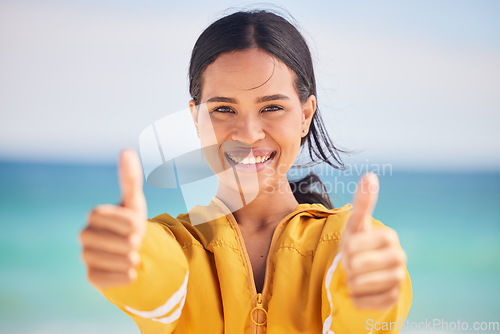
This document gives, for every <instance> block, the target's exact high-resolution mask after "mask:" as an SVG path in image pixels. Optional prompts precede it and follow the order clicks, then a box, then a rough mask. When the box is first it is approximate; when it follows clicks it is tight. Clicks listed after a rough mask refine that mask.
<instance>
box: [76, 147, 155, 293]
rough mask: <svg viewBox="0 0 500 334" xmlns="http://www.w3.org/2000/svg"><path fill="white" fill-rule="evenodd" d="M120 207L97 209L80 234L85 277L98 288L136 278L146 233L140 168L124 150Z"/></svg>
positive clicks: (136, 157) (135, 155)
mask: <svg viewBox="0 0 500 334" xmlns="http://www.w3.org/2000/svg"><path fill="white" fill-rule="evenodd" d="M118 175H119V182H120V188H121V192H122V201H121V205H111V204H105V205H99V206H97V207H95V208H94V209H93V210H92V211H91V212H90V214H89V216H88V224H87V226H86V227H85V228H84V229H83V230H82V231H81V233H80V242H81V244H82V258H83V262H84V263H85V265H86V267H87V277H88V279H89V281H90V283H92V284H93V285H94V286H96V287H98V288H110V287H115V286H119V285H124V284H127V283H130V282H132V281H134V280H135V278H136V277H137V271H136V267H137V265H138V264H139V263H140V257H139V252H138V251H139V247H140V246H141V243H142V239H143V237H144V234H145V230H146V221H147V206H146V200H145V197H144V193H143V190H142V180H143V176H142V167H141V163H140V161H139V157H138V156H137V154H136V153H135V152H134V151H132V150H124V151H123V152H122V153H121V155H120V161H119V166H118Z"/></svg>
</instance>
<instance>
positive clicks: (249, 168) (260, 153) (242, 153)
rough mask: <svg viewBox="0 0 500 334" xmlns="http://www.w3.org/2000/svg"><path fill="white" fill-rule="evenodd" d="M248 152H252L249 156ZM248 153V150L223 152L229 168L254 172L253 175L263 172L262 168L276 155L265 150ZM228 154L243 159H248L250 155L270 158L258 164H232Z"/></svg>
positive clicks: (274, 152)
mask: <svg viewBox="0 0 500 334" xmlns="http://www.w3.org/2000/svg"><path fill="white" fill-rule="evenodd" d="M250 152H252V153H253V154H249V153H250ZM250 152H249V151H248V150H231V151H226V152H224V157H225V159H226V160H227V162H228V163H229V165H231V167H233V168H235V169H236V170H237V171H241V172H254V173H255V172H259V171H261V170H263V169H264V168H266V166H267V165H269V164H270V163H271V162H272V161H273V160H274V157H275V156H276V154H277V152H276V151H272V150H267V149H255V150H254V149H252V150H251V151H250ZM229 154H231V155H232V156H233V157H238V158H245V157H248V156H250V155H252V156H267V155H271V156H270V157H269V159H267V160H266V161H264V162H259V163H255V164H242V163H236V162H234V161H233V159H231V158H230V157H229Z"/></svg>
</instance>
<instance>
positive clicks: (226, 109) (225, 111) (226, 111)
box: [212, 106, 234, 114]
mask: <svg viewBox="0 0 500 334" xmlns="http://www.w3.org/2000/svg"><path fill="white" fill-rule="evenodd" d="M212 112H219V113H222V114H229V113H234V110H233V109H232V108H230V107H228V106H220V107H216V108H214V109H212Z"/></svg>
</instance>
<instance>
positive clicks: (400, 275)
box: [396, 268, 406, 283]
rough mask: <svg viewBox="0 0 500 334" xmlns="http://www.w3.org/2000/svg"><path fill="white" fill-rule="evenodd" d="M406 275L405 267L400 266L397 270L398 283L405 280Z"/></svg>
mask: <svg viewBox="0 0 500 334" xmlns="http://www.w3.org/2000/svg"><path fill="white" fill-rule="evenodd" d="M405 277H406V273H405V271H404V269H403V268H398V269H397V270H396V280H397V282H398V283H401V282H403V280H404V279H405Z"/></svg>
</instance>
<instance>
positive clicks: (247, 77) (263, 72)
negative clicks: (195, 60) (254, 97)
mask: <svg viewBox="0 0 500 334" xmlns="http://www.w3.org/2000/svg"><path fill="white" fill-rule="evenodd" d="M294 78H295V75H294V73H293V71H292V70H290V69H289V68H288V66H286V65H285V64H284V63H283V62H281V61H280V60H279V59H277V58H275V57H273V56H271V55H270V54H268V53H267V52H265V51H262V50H260V49H247V50H242V51H235V52H231V53H226V54H222V55H220V56H219V57H218V58H217V59H216V60H215V61H214V62H213V63H212V64H210V65H209V66H207V68H206V70H205V72H204V73H203V85H202V87H203V90H202V99H207V98H210V97H211V96H220V95H222V96H231V95H240V94H242V93H246V94H261V93H263V92H266V93H269V92H272V93H273V94H277V93H287V94H293V93H295V88H294V87H295V86H294Z"/></svg>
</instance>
